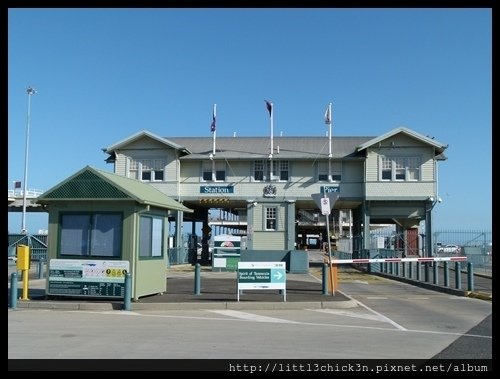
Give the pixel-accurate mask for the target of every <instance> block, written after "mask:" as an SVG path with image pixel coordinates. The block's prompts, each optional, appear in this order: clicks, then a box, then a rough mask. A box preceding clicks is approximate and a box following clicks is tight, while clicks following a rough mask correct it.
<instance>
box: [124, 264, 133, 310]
mask: <svg viewBox="0 0 500 379" xmlns="http://www.w3.org/2000/svg"><path fill="white" fill-rule="evenodd" d="M124 285H125V291H123V310H125V311H130V309H131V305H130V299H131V298H132V279H131V276H130V274H129V273H128V272H127V273H126V274H125V283H124Z"/></svg>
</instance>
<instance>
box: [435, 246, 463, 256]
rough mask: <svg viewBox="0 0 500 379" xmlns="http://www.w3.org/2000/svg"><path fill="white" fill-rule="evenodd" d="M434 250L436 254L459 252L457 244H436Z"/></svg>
mask: <svg viewBox="0 0 500 379" xmlns="http://www.w3.org/2000/svg"><path fill="white" fill-rule="evenodd" d="M436 252H437V253H438V254H460V246H458V245H438V247H437V249H436Z"/></svg>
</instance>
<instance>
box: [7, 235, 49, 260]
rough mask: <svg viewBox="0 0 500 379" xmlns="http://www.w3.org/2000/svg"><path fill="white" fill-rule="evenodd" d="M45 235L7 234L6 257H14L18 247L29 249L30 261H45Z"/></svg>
mask: <svg viewBox="0 0 500 379" xmlns="http://www.w3.org/2000/svg"><path fill="white" fill-rule="evenodd" d="M47 237H48V236H47V235H46V234H33V235H30V234H9V246H8V250H7V255H8V256H9V257H12V256H15V255H16V249H17V246H18V245H26V246H29V247H30V252H31V260H34V261H39V260H47Z"/></svg>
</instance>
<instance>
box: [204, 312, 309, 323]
mask: <svg viewBox="0 0 500 379" xmlns="http://www.w3.org/2000/svg"><path fill="white" fill-rule="evenodd" d="M210 312H214V313H218V314H221V315H224V316H229V317H235V318H238V319H243V320H248V321H257V322H274V323H287V324H301V323H300V322H297V321H291V320H285V319H282V318H275V317H267V316H261V315H256V314H254V313H247V312H240V311H233V310H231V309H223V310H210Z"/></svg>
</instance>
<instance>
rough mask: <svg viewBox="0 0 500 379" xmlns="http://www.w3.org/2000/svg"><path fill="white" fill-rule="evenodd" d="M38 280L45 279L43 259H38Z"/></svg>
mask: <svg viewBox="0 0 500 379" xmlns="http://www.w3.org/2000/svg"><path fill="white" fill-rule="evenodd" d="M38 279H43V258H39V259H38Z"/></svg>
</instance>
